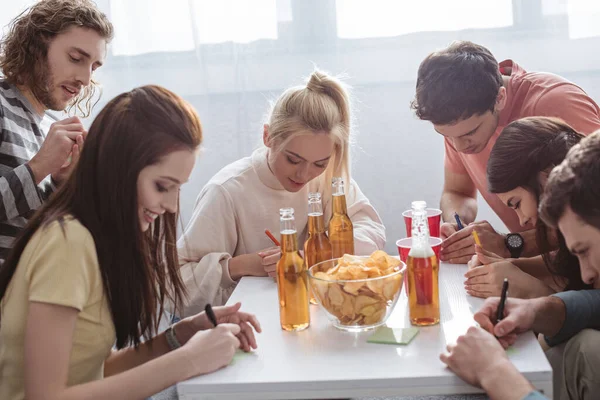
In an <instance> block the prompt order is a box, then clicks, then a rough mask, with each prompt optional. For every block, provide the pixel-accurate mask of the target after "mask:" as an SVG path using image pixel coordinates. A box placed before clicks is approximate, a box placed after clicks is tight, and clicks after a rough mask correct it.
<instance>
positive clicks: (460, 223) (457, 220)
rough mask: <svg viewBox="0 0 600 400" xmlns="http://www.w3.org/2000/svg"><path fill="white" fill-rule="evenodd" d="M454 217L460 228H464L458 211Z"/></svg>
mask: <svg viewBox="0 0 600 400" xmlns="http://www.w3.org/2000/svg"><path fill="white" fill-rule="evenodd" d="M454 219H455V220H456V225H457V226H458V230H459V231H460V230H462V229H464V225H463V224H462V222H461V221H460V217H459V216H458V214H457V213H456V212H455V213H454Z"/></svg>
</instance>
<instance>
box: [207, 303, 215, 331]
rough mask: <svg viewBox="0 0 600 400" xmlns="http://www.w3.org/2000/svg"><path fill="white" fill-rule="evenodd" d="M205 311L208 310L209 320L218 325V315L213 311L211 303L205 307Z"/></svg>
mask: <svg viewBox="0 0 600 400" xmlns="http://www.w3.org/2000/svg"><path fill="white" fill-rule="evenodd" d="M204 311H205V312H206V316H207V317H208V320H209V321H210V322H211V323H212V324H213V325H214V326H215V327H216V326H217V325H218V323H217V317H216V316H215V312H214V311H213V309H212V307H211V305H210V303H208V304H206V307H204Z"/></svg>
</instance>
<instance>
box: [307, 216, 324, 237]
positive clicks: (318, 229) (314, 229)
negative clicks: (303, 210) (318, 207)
mask: <svg viewBox="0 0 600 400" xmlns="http://www.w3.org/2000/svg"><path fill="white" fill-rule="evenodd" d="M308 233H309V234H311V235H316V234H319V233H325V218H324V217H323V213H322V212H321V213H309V214H308Z"/></svg>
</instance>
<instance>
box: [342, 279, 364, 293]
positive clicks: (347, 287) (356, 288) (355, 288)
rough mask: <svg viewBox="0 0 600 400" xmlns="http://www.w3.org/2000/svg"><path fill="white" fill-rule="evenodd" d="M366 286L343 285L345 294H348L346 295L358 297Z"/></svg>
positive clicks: (360, 284)
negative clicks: (361, 289)
mask: <svg viewBox="0 0 600 400" xmlns="http://www.w3.org/2000/svg"><path fill="white" fill-rule="evenodd" d="M364 285H365V284H364V282H345V283H344V284H343V285H342V288H343V289H344V292H346V293H350V294H353V295H358V291H359V290H360V288H361V287H363V286H364Z"/></svg>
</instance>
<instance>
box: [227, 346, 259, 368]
mask: <svg viewBox="0 0 600 400" xmlns="http://www.w3.org/2000/svg"><path fill="white" fill-rule="evenodd" d="M249 356H252V357H256V353H254V352H253V351H250V352H248V353H246V352H245V351H244V350H239V349H238V350H236V352H235V354H234V355H233V358H232V359H231V362H230V363H229V365H233V364H235V363H236V362H237V361H239V360H242V359H244V358H246V357H249Z"/></svg>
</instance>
